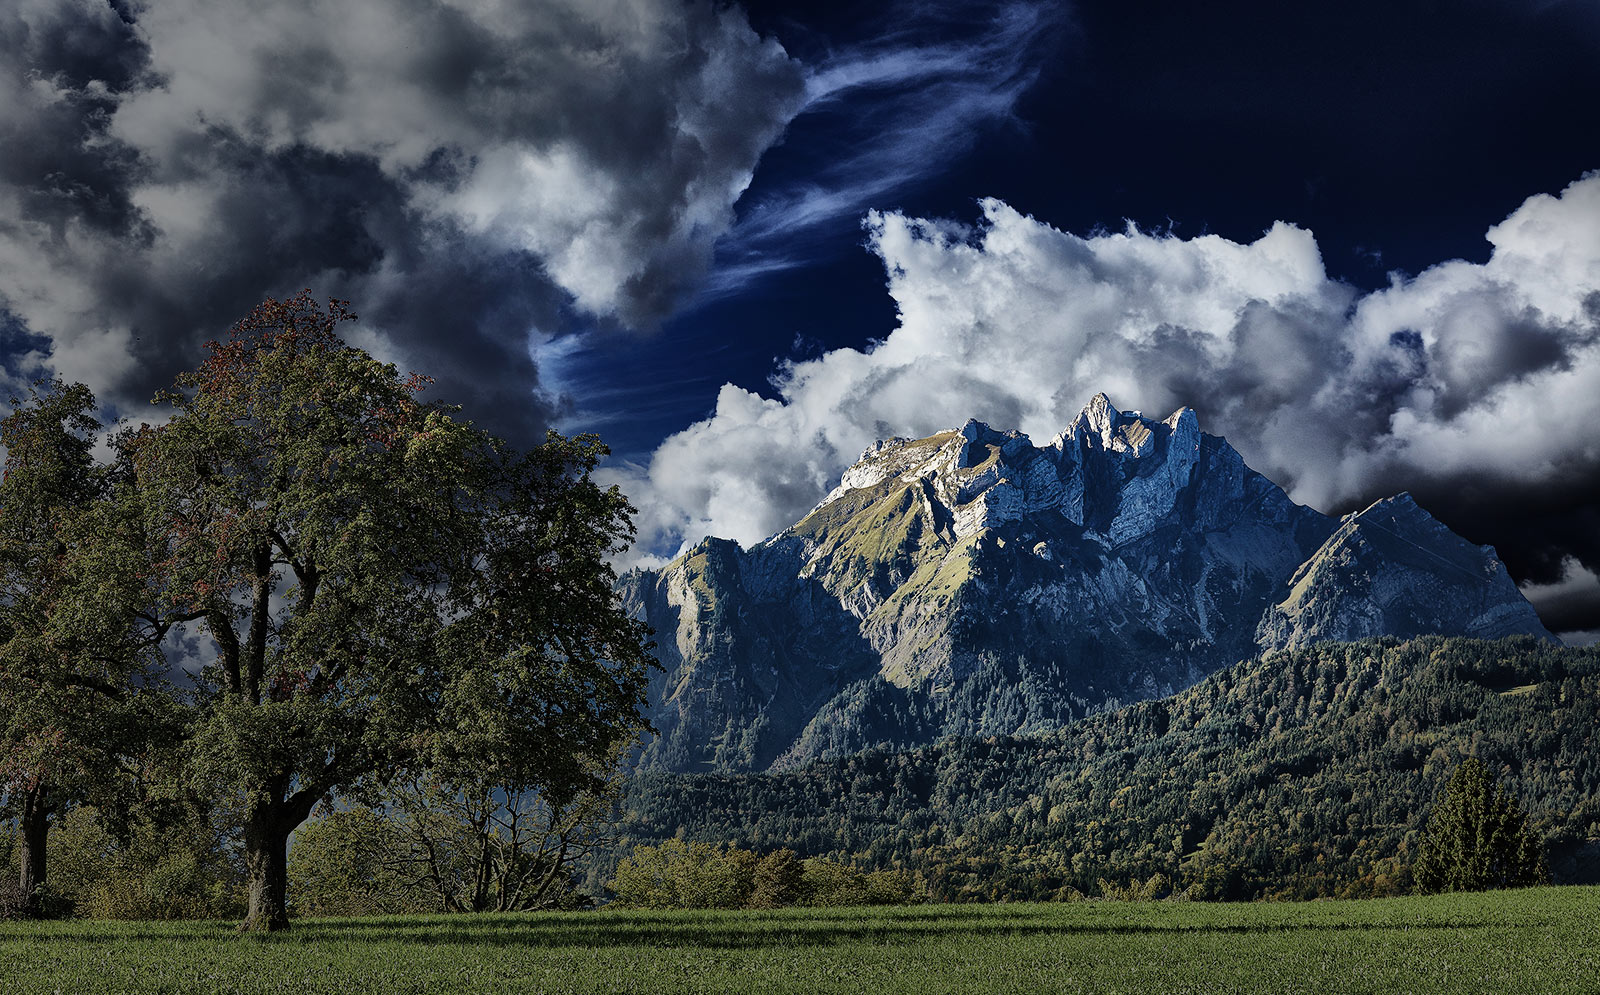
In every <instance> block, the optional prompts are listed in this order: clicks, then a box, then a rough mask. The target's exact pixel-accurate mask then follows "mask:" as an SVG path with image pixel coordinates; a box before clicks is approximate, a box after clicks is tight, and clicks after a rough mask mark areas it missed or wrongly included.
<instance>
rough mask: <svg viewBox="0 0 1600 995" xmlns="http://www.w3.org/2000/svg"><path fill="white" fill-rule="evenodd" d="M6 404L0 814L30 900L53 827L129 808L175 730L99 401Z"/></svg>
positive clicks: (53, 389) (83, 391)
mask: <svg viewBox="0 0 1600 995" xmlns="http://www.w3.org/2000/svg"><path fill="white" fill-rule="evenodd" d="M12 403H13V405H14V408H13V410H12V412H11V413H10V414H9V415H8V416H7V417H6V418H5V419H4V421H3V422H0V442H3V443H4V445H5V447H6V460H5V474H4V477H3V479H0V811H4V812H5V813H6V814H11V815H15V816H16V817H17V820H18V847H19V849H20V851H21V852H20V854H19V861H18V862H19V870H20V880H19V887H20V888H21V890H22V892H23V893H24V894H31V893H32V892H33V891H34V890H35V889H36V888H39V887H43V886H44V885H45V877H46V868H47V862H46V854H47V852H48V844H47V842H46V840H47V836H48V833H49V829H50V825H51V822H52V820H53V819H55V818H56V817H58V816H59V815H60V814H61V813H62V812H64V811H66V810H67V809H69V808H70V807H71V806H74V805H78V804H82V803H85V802H98V803H102V804H105V803H124V804H125V803H126V802H127V800H128V799H127V797H126V796H127V795H128V794H129V793H130V792H131V791H132V790H133V788H134V785H133V784H132V783H131V782H132V781H133V779H134V777H135V772H134V771H133V770H132V769H130V768H132V767H135V766H137V762H136V760H137V757H138V755H139V754H140V753H141V752H143V751H145V750H147V749H149V748H151V747H152V746H154V745H156V744H157V743H158V742H159V741H160V740H162V739H163V738H164V737H165V736H166V734H167V733H168V732H170V726H169V724H168V723H167V722H166V721H165V718H164V716H163V714H162V713H164V711H166V710H165V709H163V707H162V706H163V705H164V704H165V703H166V699H165V695H166V691H167V689H166V688H165V686H164V684H163V682H162V681H161V680H160V679H159V673H158V672H157V669H156V668H157V667H158V666H159V664H160V662H161V661H160V655H159V652H158V651H157V645H158V644H159V642H160V640H161V637H162V636H163V635H164V634H165V632H166V627H165V625H164V623H163V622H162V620H161V619H160V618H158V617H154V616H146V615H141V614H140V609H141V608H143V607H145V606H146V605H147V604H148V597H147V595H148V593H149V592H148V588H147V585H146V577H145V573H144V571H143V569H142V567H143V562H144V561H143V555H142V554H143V536H142V534H141V532H140V529H139V507H138V502H137V495H135V494H133V493H132V492H131V491H130V490H129V488H128V487H127V486H126V485H127V478H128V474H127V467H126V465H125V464H124V463H122V462H121V461H119V462H117V463H113V464H102V463H99V462H97V461H96V460H95V458H94V456H93V452H92V451H93V447H94V445H95V443H96V438H97V434H98V432H99V430H100V428H101V425H100V423H99V422H98V421H97V420H96V419H95V418H94V416H93V412H94V410H95V407H96V404H95V399H94V395H93V394H92V393H90V392H89V390H88V389H87V388H85V387H83V386H82V385H80V384H70V385H69V384H66V383H63V382H61V381H59V380H56V381H48V382H41V383H39V384H37V385H35V387H34V388H32V389H31V390H30V391H29V395H28V397H27V398H26V399H22V398H12ZM119 796H120V797H119ZM40 894H41V895H43V894H45V893H44V892H41V893H40Z"/></svg>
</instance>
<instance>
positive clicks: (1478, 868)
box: [1415, 757, 1550, 894]
mask: <svg viewBox="0 0 1600 995" xmlns="http://www.w3.org/2000/svg"><path fill="white" fill-rule="evenodd" d="M1544 849H1545V847H1544V839H1543V838H1542V837H1540V835H1539V834H1538V833H1537V832H1536V831H1535V830H1533V829H1532V828H1531V827H1530V826H1529V825H1528V819H1527V815H1526V814H1525V813H1524V812H1523V811H1522V809H1521V807H1519V806H1518V805H1517V801H1516V799H1515V798H1513V797H1511V795H1510V794H1508V793H1506V792H1504V791H1501V790H1500V788H1499V786H1498V785H1496V784H1495V783H1494V781H1492V780H1491V779H1490V778H1489V772H1488V771H1487V770H1485V769H1484V766H1483V762H1482V761H1480V760H1479V759H1478V758H1476V757H1468V758H1467V759H1466V760H1464V761H1462V763H1461V766H1459V767H1457V768H1456V771H1455V773H1454V774H1452V775H1450V783H1449V784H1447V785H1445V788H1444V791H1443V792H1441V793H1440V797H1439V801H1438V802H1437V804H1435V805H1434V809H1433V814H1432V815H1431V816H1430V817H1429V819H1428V830H1427V833H1426V834H1424V835H1423V837H1422V845H1421V846H1420V847H1419V848H1418V852H1417V864H1416V868H1415V874H1416V887H1417V891H1419V892H1422V893H1424V894H1427V893H1431V892H1440V891H1484V890H1486V889H1489V888H1519V887H1525V886H1527V885H1535V884H1543V883H1545V882H1546V881H1548V880H1549V879H1550V875H1549V873H1548V872H1547V871H1546V870H1545V861H1544Z"/></svg>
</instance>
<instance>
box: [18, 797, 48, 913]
mask: <svg viewBox="0 0 1600 995" xmlns="http://www.w3.org/2000/svg"><path fill="white" fill-rule="evenodd" d="M18 822H19V823H20V825H19V826H18V827H17V828H18V829H19V830H20V832H21V841H22V852H21V854H20V856H21V861H20V863H21V865H22V877H21V878H20V880H19V883H20V884H21V886H22V894H23V897H24V899H25V900H26V901H27V903H28V914H29V915H38V914H39V913H40V911H41V910H40V908H39V896H38V894H37V891H38V888H39V886H40V885H42V884H44V880H45V878H44V873H45V844H46V842H47V841H48V838H49V834H50V806H49V805H47V804H46V803H45V789H44V788H43V787H37V788H34V789H32V790H31V791H29V792H27V793H26V794H24V795H23V796H22V817H21V818H20V819H19V820H18Z"/></svg>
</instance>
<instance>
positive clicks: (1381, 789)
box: [623, 637, 1600, 901]
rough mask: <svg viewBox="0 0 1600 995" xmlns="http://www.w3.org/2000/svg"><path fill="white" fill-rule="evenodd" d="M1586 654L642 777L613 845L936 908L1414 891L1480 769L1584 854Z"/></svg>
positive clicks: (1327, 674) (1298, 668)
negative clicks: (845, 866) (761, 856)
mask: <svg viewBox="0 0 1600 995" xmlns="http://www.w3.org/2000/svg"><path fill="white" fill-rule="evenodd" d="M1596 728H1600V649H1597V648H1589V649H1585V650H1574V649H1564V648H1559V647H1554V646H1550V645H1548V644H1545V643H1542V642H1538V641H1536V640H1533V639H1530V638H1514V639H1509V640H1503V641H1497V642H1484V641H1478V640H1468V639H1452V638H1440V637H1429V638H1424V639H1418V640H1413V641H1410V642H1401V641H1398V640H1395V639H1379V640H1370V641H1366V642H1360V643H1353V644H1330V645H1324V646H1316V647H1312V648H1309V649H1302V650H1296V651H1292V652H1284V653H1276V654H1272V655H1269V656H1267V657H1264V658H1261V659H1256V660H1251V661H1247V662H1244V663H1241V664H1239V665H1237V666H1235V667H1231V668H1228V669H1226V670H1224V671H1221V672H1219V673H1217V674H1215V675H1213V676H1212V677H1211V678H1209V679H1207V680H1206V681H1204V682H1202V683H1201V684H1199V685H1197V686H1195V687H1194V688H1191V689H1190V690H1188V691H1186V692H1184V693H1182V694H1179V695H1177V696H1175V697H1173V698H1169V699H1165V700H1162V701H1150V702H1143V703H1140V704H1136V705H1132V706H1129V707H1127V708H1124V709H1121V710H1120V711H1117V712H1114V713H1107V714H1101V715H1096V716H1092V717H1090V718H1087V719H1084V720H1082V721H1080V722H1078V723H1075V724H1074V725H1072V726H1070V727H1069V728H1067V729H1066V730H1064V731H1062V732H1060V733H1058V734H1053V735H1049V736H1045V737H1038V738H1007V737H991V738H982V739H977V738H968V739H952V740H947V741H944V742H942V743H940V744H938V745H935V746H932V747H927V748H924V749H919V750H912V751H904V752H895V751H888V750H877V751H869V752H866V753H862V754H858V755H856V756H852V757H849V758H846V759H842V760H837V761H830V762H824V763H818V764H815V765H813V766H811V767H808V768H804V769H801V770H796V771H792V772H787V773H781V774H772V775H662V774H645V775H641V776H639V777H637V778H636V779H635V780H633V781H632V782H631V783H630V785H629V786H628V789H627V795H626V800H625V812H626V821H625V824H624V826H623V832H624V834H625V835H627V836H629V837H630V838H632V839H633V840H635V841H640V842H649V841H651V840H655V839H661V838H664V837H666V836H670V835H673V834H676V833H681V834H682V835H683V836H684V837H685V838H687V839H690V840H702V841H719V842H727V843H730V844H731V845H734V846H737V847H742V848H748V849H751V850H753V851H756V852H762V853H765V852H769V851H771V850H774V849H778V848H782V847H790V848H793V849H794V850H795V851H796V852H797V854H798V855H799V856H801V857H831V858H833V859H837V860H843V861H847V862H852V863H854V864H856V865H858V866H860V867H862V868H866V869H880V870H887V869H895V870H901V871H905V872H907V873H910V874H913V875H915V876H917V877H918V878H919V879H920V880H921V881H923V882H925V887H926V889H927V894H928V897H929V898H930V899H932V900H935V901H995V900H1015V899H1065V898H1071V897H1075V896H1082V895H1116V896H1123V897H1127V896H1136V897H1151V898H1159V897H1165V896H1169V895H1184V896H1189V897H1194V898H1204V899H1248V898H1312V897H1321V896H1348V897H1359V896H1372V895H1387V894H1396V893H1402V892H1407V891H1410V890H1411V889H1412V887H1413V885H1414V880H1413V873H1414V864H1415V860H1416V854H1417V850H1418V845H1419V841H1420V837H1421V833H1422V832H1423V830H1424V828H1425V824H1426V819H1427V817H1428V814H1429V812H1430V811H1431V810H1432V809H1433V808H1434V805H1435V801H1436V799H1437V797H1438V796H1439V794H1440V792H1441V789H1442V788H1443V786H1444V784H1445V782H1446V780H1447V779H1448V778H1449V777H1450V775H1451V774H1452V772H1454V771H1455V770H1456V769H1457V767H1458V766H1459V765H1460V764H1461V762H1462V760H1463V759H1464V758H1466V757H1476V758H1477V759H1478V760H1480V761H1481V762H1482V763H1483V765H1484V768H1485V770H1486V771H1487V772H1488V775H1489V776H1490V777H1491V778H1493V779H1494V780H1495V781H1496V782H1498V783H1499V784H1500V785H1501V786H1502V787H1503V788H1504V789H1505V790H1506V791H1507V792H1509V794H1510V795H1511V796H1513V797H1515V798H1516V799H1518V800H1519V802H1520V804H1521V806H1522V807H1523V808H1524V809H1525V810H1527V811H1528V812H1529V814H1530V817H1531V820H1532V827H1533V828H1534V829H1535V830H1536V831H1538V832H1539V833H1540V834H1541V835H1543V836H1544V837H1545V838H1546V840H1547V841H1548V843H1549V865H1550V867H1551V870H1552V871H1553V872H1554V873H1555V875H1556V877H1557V879H1558V880H1559V879H1562V878H1563V877H1571V876H1572V875H1573V873H1574V872H1575V869H1576V867H1575V863H1576V861H1575V856H1574V855H1576V854H1592V853H1593V851H1594V850H1595V847H1594V846H1593V845H1592V844H1590V842H1589V841H1593V840H1597V839H1600V755H1597V752H1596V751H1595V749H1594V745H1593V744H1594V740H1593V735H1594V730H1595V729H1596Z"/></svg>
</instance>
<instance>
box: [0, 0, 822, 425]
mask: <svg viewBox="0 0 1600 995" xmlns="http://www.w3.org/2000/svg"><path fill="white" fill-rule="evenodd" d="M120 10H121V13H119V9H118V8H113V7H111V6H109V5H107V4H104V3H92V2H89V0H74V2H69V3H61V2H57V0H21V2H19V3H17V4H14V5H12V6H10V7H9V8H8V9H7V10H6V11H5V12H4V13H0V305H3V307H4V309H5V311H6V312H7V314H8V315H9V316H10V319H11V322H12V323H13V324H14V325H16V326H18V327H20V328H22V329H25V330H26V333H27V334H28V335H29V336H31V338H30V339H29V340H28V341H30V342H34V343H36V342H37V341H38V340H39V339H44V340H47V341H48V343H49V349H48V357H47V358H45V359H44V361H45V362H46V363H47V365H48V366H50V367H51V368H53V369H54V370H56V371H58V372H60V373H61V374H63V375H65V376H67V377H69V378H71V379H77V380H83V381H85V382H87V383H90V384H91V385H92V386H94V387H95V388H96V389H97V390H99V391H100V392H101V393H102V395H104V396H106V397H107V399H109V400H111V401H113V402H115V403H117V404H118V405H119V406H122V407H125V408H128V407H131V406H132V405H133V404H134V403H136V402H139V401H142V400H144V399H145V398H147V397H148V394H149V393H150V391H151V389H152V388H154V387H158V386H162V385H164V384H165V383H166V382H167V381H168V380H169V379H170V376H171V374H172V373H173V372H174V371H175V370H177V369H181V368H183V367H186V366H189V365H192V364H193V362H194V361H195V359H196V358H197V352H198V344H199V343H200V342H201V341H203V340H204V339H206V338H210V337H215V336H217V335H219V334H221V333H222V332H223V331H225V330H226V328H227V327H228V325H229V324H230V323H231V322H232V321H233V320H235V319H237V318H238V317H240V316H242V315H243V314H244V313H245V312H247V311H248V310H249V309H250V307H252V306H253V305H254V304H255V303H256V302H258V301H259V300H261V299H262V298H263V297H265V296H284V295H287V294H291V293H293V292H295V291H297V290H299V289H300V288H302V287H310V288H312V289H313V290H314V292H316V293H317V294H319V295H323V296H339V297H345V298H348V299H351V300H352V301H353V302H354V303H355V304H356V309H357V311H358V312H359V313H361V314H362V317H363V321H362V327H361V328H359V329H349V330H348V331H349V332H350V337H351V338H352V339H353V340H355V341H357V342H359V343H360V344H362V345H364V346H365V347H367V348H369V349H371V350H372V351H373V352H374V353H376V354H378V355H380V356H382V357H383V358H385V359H389V360H392V361H395V362H397V363H399V364H400V365H402V366H404V367H411V368H417V369H421V370H423V371H424V372H428V373H430V374H432V375H434V376H436V377H437V378H438V379H439V380H440V385H439V388H438V393H439V394H440V396H444V397H446V398H448V399H453V400H464V401H466V402H467V404H468V408H469V414H470V415H471V416H473V417H476V418H479V419H480V420H487V421H489V422H490V423H491V424H494V425H495V426H496V427H498V428H501V429H505V430H514V431H516V432H517V433H518V434H519V435H525V436H526V435H531V434H533V433H535V432H536V431H537V430H538V429H539V428H541V427H543V425H544V424H547V423H548V420H549V418H550V416H551V414H552V405H553V404H555V403H557V402H556V401H555V400H554V399H552V398H550V397H548V396H546V395H541V394H539V393H537V388H538V374H537V370H536V367H535V364H534V362H533V360H532V359H530V358H529V347H530V341H532V342H535V343H536V342H537V341H538V340H539V338H540V337H541V336H543V335H548V334H553V333H555V332H558V331H560V330H561V329H560V328H559V327H558V323H559V322H561V321H562V320H563V315H566V316H567V319H566V320H568V321H569V322H570V321H571V320H572V319H571V316H572V315H573V314H585V315H587V318H586V319H585V320H596V319H598V320H604V321H616V322H621V323H624V324H627V325H633V326H647V325H649V324H651V323H653V322H655V321H657V320H659V319H660V318H661V317H662V316H664V315H665V314H667V313H669V312H670V311H671V310H672V309H673V308H674V307H675V306H677V304H678V302H679V301H680V300H681V298H682V297H683V295H684V294H685V293H686V292H687V290H688V288H690V287H691V286H692V285H693V284H694V283H695V282H696V281H697V280H698V279H699V278H700V277H701V276H702V275H703V273H704V272H705V269H706V267H707V265H708V263H709V260H710V255H711V248H712V245H713V243H714V242H715V240H716V239H717V237H718V236H719V235H720V234H721V233H722V232H723V231H725V230H726V229H727V227H728V226H729V225H730V224H731V222H732V218H733V215H732V205H733V203H734V201H735V200H736V199H737V198H738V196H739V194H740V193H741V192H742V191H743V189H744V188H745V186H746V185H747V184H748V182H749V180H750V176H751V173H752V171H753V169H754V168H755V165H756V162H757V160H758V159H759V158H760V156H761V154H762V152H763V151H764V150H765V149H766V148H767V147H768V146H770V145H771V144H772V143H773V142H775V141H776V140H777V138H778V137H779V135H780V134H781V132H782V129H783V127H784V126H785V124H786V123H787V122H788V120H789V118H790V117H791V116H792V115H793V114H794V113H795V111H796V110H797V109H798V108H799V106H800V104H801V102H802V100H803V86H804V82H803V77H802V73H801V70H800V68H799V67H798V65H797V64H795V63H794V62H793V61H792V60H791V59H789V58H788V57H787V56H786V55H785V54H784V52H783V51H782V49H781V48H779V47H778V46H777V45H776V44H775V43H773V42H770V41H765V40H763V39H761V38H759V37H757V36H756V35H755V34H754V32H752V31H751V30H750V28H749V27H748V25H747V24H746V23H745V21H744V20H743V18H742V15H740V14H739V13H738V12H737V11H736V10H731V9H718V8H716V7H714V6H712V5H711V4H709V3H690V4H680V3H678V2H676V0H612V2H606V3H589V2H583V0H557V2H548V3H540V4H511V5H496V4H490V3H483V4H445V3H443V2H438V0H399V2H395V3H385V4H378V3H360V4H357V3H345V2H333V0H292V2H282V3H269V4H261V3H254V2H245V0H229V2H220V3H216V2H201V0H192V2H191V0H164V2H162V3H149V4H128V5H124V6H123V7H122V8H120ZM34 357H35V358H36V359H41V358H44V357H41V356H39V351H38V350H35V352H34ZM12 365H13V366H15V365H18V363H17V362H13V363H12Z"/></svg>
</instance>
